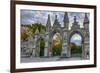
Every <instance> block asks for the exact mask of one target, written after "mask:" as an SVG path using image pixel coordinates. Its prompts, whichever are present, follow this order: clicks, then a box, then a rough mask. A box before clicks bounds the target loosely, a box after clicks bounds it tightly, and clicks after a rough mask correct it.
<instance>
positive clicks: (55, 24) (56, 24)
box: [53, 15, 60, 28]
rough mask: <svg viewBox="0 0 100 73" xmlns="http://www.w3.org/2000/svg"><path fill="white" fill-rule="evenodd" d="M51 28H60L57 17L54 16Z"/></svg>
mask: <svg viewBox="0 0 100 73" xmlns="http://www.w3.org/2000/svg"><path fill="white" fill-rule="evenodd" d="M53 26H54V28H56V27H60V24H59V22H58V19H57V15H55V21H54V24H53Z"/></svg>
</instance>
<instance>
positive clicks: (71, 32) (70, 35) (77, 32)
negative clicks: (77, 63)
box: [68, 30, 85, 58]
mask: <svg viewBox="0 0 100 73" xmlns="http://www.w3.org/2000/svg"><path fill="white" fill-rule="evenodd" d="M74 34H79V35H80V36H81V38H82V42H81V46H82V54H81V57H82V58H84V56H85V49H84V38H85V37H84V33H83V32H82V31H81V30H72V31H70V32H69V36H68V45H69V46H68V49H69V55H70V56H71V48H70V41H71V37H72V36H73V35H74Z"/></svg>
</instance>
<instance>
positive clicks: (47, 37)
mask: <svg viewBox="0 0 100 73" xmlns="http://www.w3.org/2000/svg"><path fill="white" fill-rule="evenodd" d="M48 40H49V34H48V32H46V36H45V48H44V56H45V57H48V49H49V41H48Z"/></svg>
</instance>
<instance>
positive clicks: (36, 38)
mask: <svg viewBox="0 0 100 73" xmlns="http://www.w3.org/2000/svg"><path fill="white" fill-rule="evenodd" d="M34 48H35V57H38V56H39V43H38V35H35V40H34Z"/></svg>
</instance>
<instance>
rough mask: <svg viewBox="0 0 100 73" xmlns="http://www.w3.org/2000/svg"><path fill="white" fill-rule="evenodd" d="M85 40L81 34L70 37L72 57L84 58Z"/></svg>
mask: <svg viewBox="0 0 100 73" xmlns="http://www.w3.org/2000/svg"><path fill="white" fill-rule="evenodd" d="M82 48H83V38H82V36H81V35H80V34H79V33H73V34H72V35H71V37H70V49H71V57H82Z"/></svg>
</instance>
